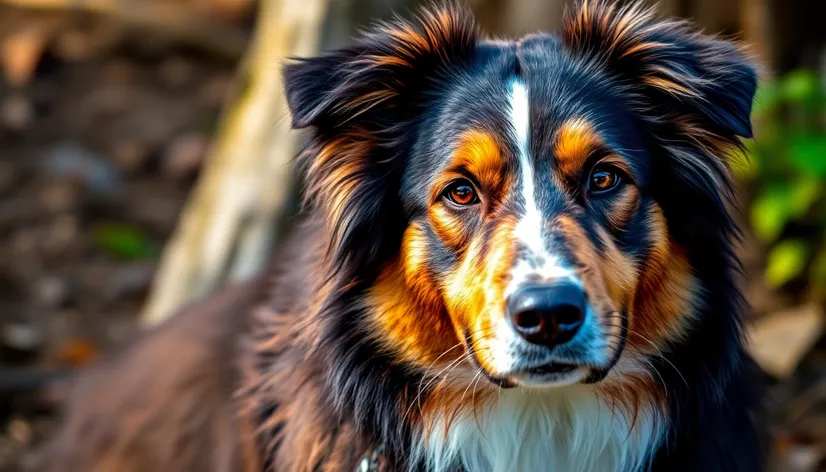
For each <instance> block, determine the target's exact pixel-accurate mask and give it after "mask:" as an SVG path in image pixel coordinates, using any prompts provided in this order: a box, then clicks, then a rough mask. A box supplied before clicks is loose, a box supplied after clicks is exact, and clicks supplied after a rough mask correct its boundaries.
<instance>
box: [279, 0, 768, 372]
mask: <svg viewBox="0 0 826 472" xmlns="http://www.w3.org/2000/svg"><path fill="white" fill-rule="evenodd" d="M285 78H286V85H287V92H288V101H289V106H290V109H291V112H292V115H293V119H294V125H295V126H296V127H312V128H313V129H314V138H313V140H312V144H311V147H310V149H309V150H308V151H307V152H306V153H305V155H306V160H305V163H306V166H307V196H308V198H309V199H310V200H311V201H312V204H313V205H314V210H315V211H317V212H319V213H320V214H322V216H323V218H324V220H325V225H326V228H327V234H328V236H329V243H330V247H329V249H330V258H331V261H332V266H333V267H335V268H336V269H337V270H338V271H339V273H338V276H339V277H340V278H341V280H342V281H344V282H342V283H351V282H352V283H363V282H366V283H367V285H368V288H367V289H366V292H365V296H364V297H363V299H362V301H361V303H363V304H364V305H365V308H366V310H365V313H366V314H365V315H364V319H361V320H359V321H358V325H359V326H360V329H362V330H363V332H364V333H365V334H366V336H367V337H369V338H371V339H372V341H373V342H374V343H375V344H376V345H378V346H380V347H381V348H382V349H384V351H385V352H386V353H389V355H390V356H391V358H392V359H394V360H396V361H397V362H398V364H399V365H402V366H404V367H405V368H407V369H412V370H418V371H425V370H427V369H428V368H431V367H432V366H433V365H443V366H448V365H450V364H451V361H454V365H463V366H465V365H470V366H474V367H480V368H481V371H480V372H483V373H484V374H485V375H486V376H487V377H488V378H489V379H490V380H491V381H493V382H494V383H497V384H499V385H525V386H556V385H565V384H570V383H578V382H595V381H599V380H602V379H603V378H604V377H605V376H606V374H607V373H608V372H610V371H611V370H612V368H613V367H614V366H615V365H616V364H617V362H619V361H621V360H622V359H625V358H626V357H629V356H630V357H633V356H632V354H631V353H635V354H636V355H645V354H646V353H651V352H657V351H659V350H661V349H664V348H665V347H666V346H667V345H668V344H669V343H670V342H675V341H679V340H680V338H681V337H683V336H685V335H687V333H690V331H691V330H692V324H693V322H695V321H696V317H697V316H699V315H698V313H699V312H700V311H701V310H700V308H701V305H702V304H703V292H704V287H703V285H702V281H700V280H698V277H697V270H698V269H697V267H696V265H697V264H701V263H702V261H703V257H704V256H703V254H702V249H703V248H702V246H703V245H704V244H706V245H707V244H720V243H722V244H726V241H727V240H728V237H729V236H730V234H729V232H730V230H731V226H730V222H729V218H728V214H727V213H726V209H725V200H726V197H727V193H728V191H729V184H730V182H729V171H728V167H727V164H726V161H725V158H726V156H727V155H728V154H729V153H730V151H731V150H732V149H734V148H736V147H737V146H738V145H739V138H738V137H748V136H750V133H751V129H750V120H749V114H750V110H751V102H752V97H753V94H754V91H755V86H756V74H755V71H754V69H753V67H752V66H751V65H750V63H749V62H748V60H747V58H746V56H745V55H744V54H743V52H742V51H741V50H740V49H739V48H738V47H737V46H735V45H733V44H732V43H729V42H726V41H722V40H719V39H714V38H711V37H706V36H702V35H698V34H695V33H694V32H692V31H691V30H690V29H689V28H688V26H687V25H685V24H683V23H678V22H664V21H659V20H656V19H655V18H654V16H653V15H652V13H651V12H649V11H648V10H644V9H643V8H641V7H639V6H630V7H623V8H620V7H617V6H612V4H611V3H609V2H602V1H590V2H589V1H584V2H582V3H581V4H580V5H579V6H578V7H577V8H576V9H574V10H573V11H572V12H570V14H568V16H567V17H566V19H565V21H564V24H563V27H562V30H561V32H560V33H559V35H557V36H546V35H533V36H528V37H525V38H523V39H521V40H519V41H487V40H482V39H480V38H479V37H478V35H477V31H476V28H475V26H474V24H473V21H472V19H471V18H470V16H469V15H468V14H467V13H465V12H463V11H460V10H457V9H443V10H436V11H428V12H426V13H424V14H422V15H421V16H420V17H419V18H418V19H417V20H415V21H411V22H402V21H399V22H396V23H390V24H383V25H379V26H377V27H376V28H374V29H372V30H371V31H370V32H369V33H367V34H366V36H364V37H363V38H362V39H361V40H359V41H358V42H357V43H356V44H355V45H353V46H351V47H348V48H345V49H341V50H338V51H335V52H332V53H329V54H326V55H322V56H320V57H317V58H311V59H305V60H300V61H298V62H295V63H293V64H291V65H289V66H288V67H287V69H286V72H285ZM695 219H702V220H703V223H701V222H699V221H695ZM707 249H708V250H710V251H718V250H719V248H713V247H709V248H707ZM723 250H725V249H723ZM460 360H466V361H467V362H466V363H462V362H460ZM439 370H441V369H439ZM460 370H461V369H460ZM475 372H476V370H472V372H471V373H475Z"/></svg>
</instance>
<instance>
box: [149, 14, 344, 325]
mask: <svg viewBox="0 0 826 472" xmlns="http://www.w3.org/2000/svg"><path fill="white" fill-rule="evenodd" d="M327 9H328V0H301V1H298V2H297V1H294V0H261V5H260V11H259V16H258V24H257V25H256V33H255V37H254V39H253V43H252V46H251V48H250V50H249V51H248V55H247V57H246V58H245V60H244V63H243V64H242V66H241V69H240V74H239V79H240V80H239V81H238V83H239V86H240V87H241V89H240V90H239V93H238V94H237V97H236V98H235V100H233V102H232V103H231V104H230V105H229V108H228V109H227V110H226V112H225V116H224V118H223V122H222V124H221V126H220V128H219V130H220V131H219V134H218V137H217V140H216V141H215V143H214V147H213V151H212V153H211V155H210V158H209V160H208V162H207V165H206V167H205V169H204V170H203V173H202V175H201V178H200V180H199V182H198V184H197V185H196V188H195V189H194V191H193V192H192V195H191V196H190V199H189V201H188V203H187V205H186V208H185V209H184V212H183V215H182V217H181V219H180V222H179V226H178V228H177V230H176V233H175V234H174V235H173V237H172V239H171V240H170V242H169V243H168V244H167V247H166V249H165V251H164V255H163V259H162V262H161V266H160V268H159V271H158V274H157V276H156V278H155V281H154V284H153V289H152V292H151V295H150V298H149V301H148V303H147V305H146V307H145V311H144V313H143V317H142V322H143V323H144V324H146V325H151V324H155V323H157V322H159V321H162V320H163V319H165V318H166V317H168V316H170V315H171V314H172V313H173V312H174V311H175V310H176V309H178V308H179V307H181V306H182V305H183V304H184V303H186V302H187V301H190V300H192V299H195V298H198V297H201V296H203V295H205V294H206V293H208V292H210V291H211V290H213V289H214V288H216V287H217V286H219V285H221V284H223V283H225V282H233V281H239V280H243V279H245V278H247V277H249V276H250V275H253V274H254V273H255V272H256V271H258V270H259V269H260V268H261V266H262V265H263V263H264V262H266V260H267V258H268V255H269V253H270V250H271V247H272V244H273V241H274V239H275V235H276V230H277V228H276V225H277V224H276V223H277V222H278V221H279V219H280V216H281V215H282V213H283V202H284V200H285V198H286V197H287V196H288V195H289V191H290V185H291V183H292V182H291V181H292V175H293V168H292V167H293V166H292V165H291V162H292V158H293V155H294V153H295V152H296V150H297V143H298V139H299V136H298V133H296V132H294V131H290V123H291V120H290V116H289V113H288V110H287V106H286V100H285V97H284V94H283V83H282V76H281V66H282V65H283V62H284V61H285V59H287V58H289V57H294V56H309V55H312V54H314V53H315V52H316V51H317V48H318V43H319V39H320V35H321V25H322V22H323V20H324V17H325V14H326V12H327Z"/></svg>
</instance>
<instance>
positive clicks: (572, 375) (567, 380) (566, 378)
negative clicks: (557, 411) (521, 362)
mask: <svg viewBox="0 0 826 472" xmlns="http://www.w3.org/2000/svg"><path fill="white" fill-rule="evenodd" d="M590 371H591V368H590V367H588V366H582V365H574V364H561V363H556V362H552V363H550V364H546V365H543V366H539V367H534V368H531V369H524V370H521V371H519V372H514V373H512V374H510V375H508V376H507V377H508V379H509V380H510V382H511V383H512V384H514V385H515V386H519V387H527V388H559V387H565V386H568V385H573V384H578V383H582V382H583V381H584V380H586V379H587V378H588V377H590V375H591V374H590Z"/></svg>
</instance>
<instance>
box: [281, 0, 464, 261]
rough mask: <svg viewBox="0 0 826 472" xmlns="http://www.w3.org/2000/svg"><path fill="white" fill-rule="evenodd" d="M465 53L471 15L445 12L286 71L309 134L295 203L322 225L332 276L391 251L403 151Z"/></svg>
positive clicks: (297, 117)
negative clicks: (301, 195) (301, 199)
mask: <svg viewBox="0 0 826 472" xmlns="http://www.w3.org/2000/svg"><path fill="white" fill-rule="evenodd" d="M475 46H476V27H475V24H474V22H473V17H472V16H471V14H470V13H469V12H467V11H465V10H462V9H458V8H456V7H446V8H443V9H439V10H425V11H424V12H423V13H421V14H420V15H419V16H418V17H416V18H415V19H414V20H412V21H402V20H397V21H395V22H393V23H384V24H379V25H377V26H375V27H374V28H372V29H371V30H369V31H367V32H366V33H364V35H363V36H362V37H361V39H359V40H358V41H357V42H356V43H355V45H353V46H351V47H347V48H343V49H339V50H337V51H333V52H331V53H328V54H324V55H321V56H319V57H314V58H309V59H300V60H297V61H295V62H293V63H291V64H290V65H288V66H287V67H286V69H285V71H284V77H285V83H286V92H287V102H288V105H289V108H290V111H291V113H292V117H293V125H294V126H295V127H297V128H303V127H311V128H313V131H314V136H313V139H312V140H311V142H310V145H309V147H308V149H307V150H305V152H304V153H303V154H302V156H300V161H301V162H302V164H303V165H304V168H305V170H306V185H305V202H306V203H308V204H311V205H313V206H314V211H315V213H316V214H317V215H320V216H321V217H322V218H323V220H324V224H325V225H326V228H327V232H328V235H329V236H328V239H329V244H330V247H329V251H330V252H329V253H330V255H331V256H332V257H331V259H330V260H331V262H332V264H333V267H335V268H337V269H339V270H350V271H355V270H356V268H365V267H377V266H379V265H380V263H381V261H382V260H383V259H386V258H387V257H389V256H390V255H391V254H392V253H393V251H394V250H396V249H394V247H396V248H397V246H398V245H399V244H400V241H401V232H402V231H403V229H404V211H403V208H402V206H401V203H400V201H399V197H398V187H399V182H400V180H401V173H402V169H403V166H404V162H405V161H406V156H404V155H403V153H404V150H405V143H406V142H407V141H408V139H409V136H411V134H412V132H414V127H413V124H414V122H415V119H416V117H417V116H419V114H420V113H421V111H422V110H424V109H425V108H426V104H427V103H428V99H429V94H430V93H432V92H433V91H436V90H438V89H439V87H440V84H441V83H443V81H444V80H446V75H447V74H450V73H452V72H453V71H455V70H457V69H458V68H459V67H460V65H461V63H462V62H463V61H464V60H466V59H467V58H468V57H470V54H471V52H472V51H473V50H474V48H475ZM359 273H360V274H364V273H365V270H361V271H360V272H359Z"/></svg>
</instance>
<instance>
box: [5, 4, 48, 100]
mask: <svg viewBox="0 0 826 472" xmlns="http://www.w3.org/2000/svg"><path fill="white" fill-rule="evenodd" d="M54 24H55V23H54V21H51V19H48V18H42V19H35V18H33V19H31V20H29V22H27V23H25V24H24V25H23V26H21V28H20V29H18V30H16V31H14V32H13V33H11V34H9V35H8V36H6V37H5V38H2V43H0V59H2V65H3V73H4V75H5V76H6V80H7V81H8V82H9V84H11V85H13V86H16V87H20V86H23V85H26V84H27V83H28V82H29V81H30V80H31V78H32V75H33V74H34V70H35V68H37V64H38V63H39V62H40V58H41V56H42V55H43V51H44V50H45V48H46V45H47V43H48V42H49V41H50V40H51V38H52V35H53V33H54V27H53V25H54Z"/></svg>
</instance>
